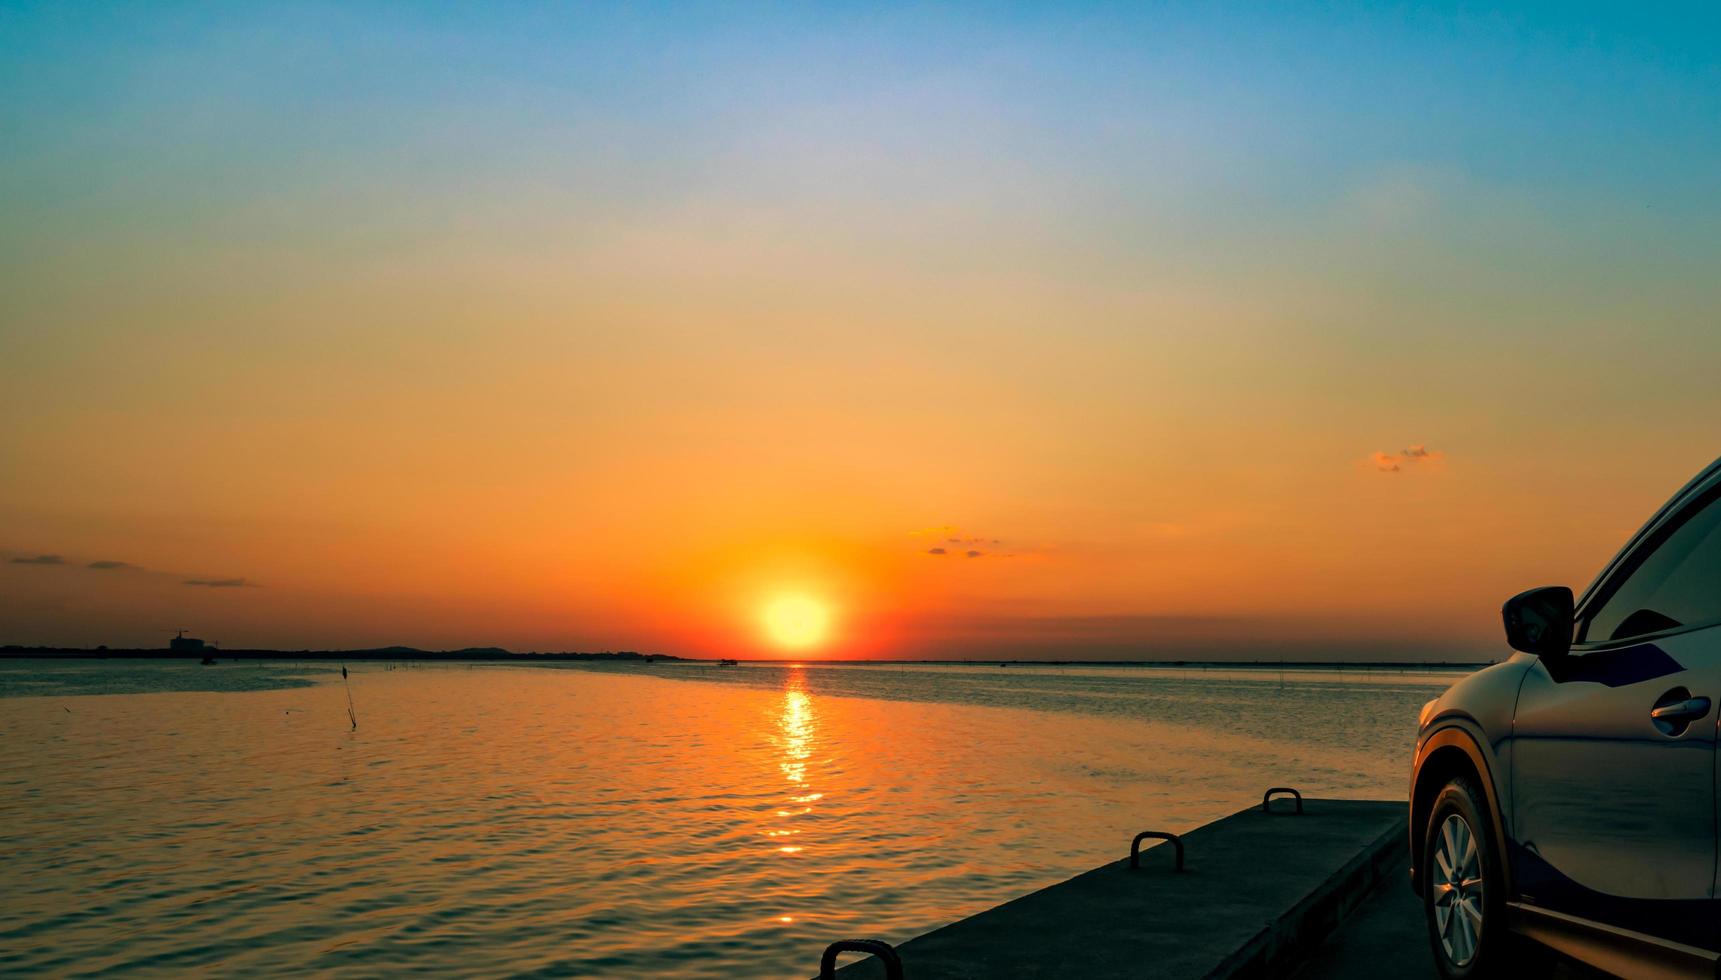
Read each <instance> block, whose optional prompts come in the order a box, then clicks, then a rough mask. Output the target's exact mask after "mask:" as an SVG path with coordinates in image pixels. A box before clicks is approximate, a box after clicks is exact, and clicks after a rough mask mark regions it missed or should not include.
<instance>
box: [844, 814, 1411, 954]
mask: <svg viewBox="0 0 1721 980" xmlns="http://www.w3.org/2000/svg"><path fill="white" fill-rule="evenodd" d="M1406 816H1407V814H1406V807H1405V804H1403V803H1381V802H1362V801H1346V800H1307V801H1304V806H1303V812H1302V813H1301V814H1297V813H1295V812H1294V811H1293V808H1292V801H1290V800H1283V799H1275V800H1274V802H1273V805H1272V811H1271V812H1263V810H1262V808H1261V807H1260V806H1259V805H1257V806H1255V807H1252V808H1250V809H1248V810H1243V811H1240V812H1238V813H1234V814H1232V815H1231V816H1229V817H1226V818H1224V819H1222V820H1218V821H1216V822H1214V823H1210V824H1208V825H1206V826H1204V827H1201V828H1199V829H1197V830H1194V831H1191V832H1189V833H1187V834H1184V835H1183V844H1184V849H1185V861H1186V865H1185V870H1184V871H1183V872H1181V873H1179V872H1177V871H1175V870H1173V847H1172V846H1171V845H1170V844H1169V843H1164V844H1157V845H1155V846H1152V847H1150V848H1148V849H1147V850H1144V851H1143V852H1142V855H1141V867H1140V868H1137V869H1131V868H1130V863H1129V859H1128V853H1129V845H1130V842H1129V841H1128V840H1120V841H1118V854H1119V860H1117V861H1115V862H1112V863H1110V864H1106V865H1102V866H1101V867H1098V868H1095V869H1094V870H1092V871H1089V872H1087V873H1085V874H1081V875H1077V876H1076V877H1074V878H1071V879H1070V880H1068V881H1065V882H1062V883H1060V884H1056V885H1052V886H1050V887H1048V888H1044V889H1041V890H1040V891H1037V892H1034V893H1033V894H1030V895H1026V896H1023V897H1022V898H1018V899H1015V900H1014V901H1010V902H1006V903H1005V904H1003V905H1000V906H998V907H996V908H993V909H989V910H987V911H985V912H981V913H979V914H978V915H973V916H970V917H969V918H966V919H963V920H961V921H959V922H954V923H952V924H950V925H948V926H944V927H943V928H940V929H937V930H934V931H932V932H929V933H927V934H926V935H924V936H920V937H918V938H916V939H912V940H909V941H908V942H906V943H903V944H901V945H900V946H898V947H897V951H898V953H899V954H900V956H901V958H902V964H903V972H904V975H905V977H906V978H907V980H969V978H981V977H988V978H993V977H1046V978H1050V977H1084V978H1092V980H1102V978H1108V977H1118V978H1122V977H1131V978H1138V977H1155V978H1165V980H1183V978H1187V980H1198V978H1229V977H1237V978H1248V977H1277V976H1284V975H1287V974H1288V973H1290V972H1291V971H1292V970H1294V969H1295V968H1296V966H1297V965H1298V964H1299V963H1300V962H1302V961H1303V960H1305V959H1307V958H1308V957H1309V956H1311V955H1312V954H1313V953H1314V952H1315V950H1316V949H1317V948H1318V947H1319V946H1320V945H1321V943H1322V942H1323V941H1324V940H1325V939H1326V938H1327V936H1328V935H1329V934H1331V933H1332V932H1333V930H1334V929H1335V928H1336V927H1337V926H1338V924H1339V923H1340V921H1341V920H1343V919H1344V917H1345V916H1346V915H1347V914H1348V913H1350V912H1351V911H1352V909H1354V908H1356V907H1357V906H1358V905H1359V904H1361V903H1362V902H1363V901H1364V900H1366V899H1367V898H1368V897H1369V896H1370V894H1371V892H1373V891H1374V889H1375V887H1376V886H1377V885H1380V884H1383V883H1385V884H1386V885H1387V886H1388V887H1397V888H1407V887H1408V886H1407V885H1406V884H1405V868H1406V867H1407V862H1408V860H1409V855H1408V852H1407V845H1406V830H1405V820H1406ZM1140 829H1142V830H1162V829H1164V828H1161V827H1153V826H1151V825H1150V824H1149V823H1148V822H1144V825H1143V826H1142V827H1141V828H1140ZM1406 953H1407V955H1413V956H1423V955H1426V954H1425V950H1424V948H1423V947H1421V946H1417V947H1416V948H1415V949H1414V950H1410V951H1406ZM837 975H838V976H839V977H842V978H843V980H867V978H882V977H884V976H885V971H884V969H883V967H882V965H881V964H880V962H879V961H878V960H877V959H876V958H873V957H868V958H866V959H863V960H860V961H858V962H855V963H851V964H849V965H848V966H846V967H843V968H842V969H840V970H838V971H837Z"/></svg>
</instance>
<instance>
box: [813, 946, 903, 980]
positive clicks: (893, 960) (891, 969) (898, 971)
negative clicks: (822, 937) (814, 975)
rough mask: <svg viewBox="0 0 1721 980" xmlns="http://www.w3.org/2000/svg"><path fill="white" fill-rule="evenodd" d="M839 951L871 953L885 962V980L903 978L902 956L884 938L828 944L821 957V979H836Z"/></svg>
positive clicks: (900, 979)
mask: <svg viewBox="0 0 1721 980" xmlns="http://www.w3.org/2000/svg"><path fill="white" fill-rule="evenodd" d="M838 953H871V954H872V955H874V956H876V957H878V959H879V962H881V963H883V964H884V975H885V980H902V957H900V956H898V955H896V947H894V946H892V945H891V944H890V943H887V942H885V941H884V940H882V939H839V940H837V941H836V942H834V943H831V944H830V945H829V946H826V947H825V955H824V956H822V957H820V958H819V980H835V977H836V975H837V954H838Z"/></svg>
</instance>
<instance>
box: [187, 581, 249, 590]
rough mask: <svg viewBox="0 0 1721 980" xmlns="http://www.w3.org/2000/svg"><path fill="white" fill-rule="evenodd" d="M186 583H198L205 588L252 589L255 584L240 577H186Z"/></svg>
mask: <svg viewBox="0 0 1721 980" xmlns="http://www.w3.org/2000/svg"><path fill="white" fill-rule="evenodd" d="M185 584H186V585H200V586H203V587H204V588H206V589H254V588H257V585H256V584H255V583H252V582H247V581H245V580H244V579H242V578H188V579H186V580H185Z"/></svg>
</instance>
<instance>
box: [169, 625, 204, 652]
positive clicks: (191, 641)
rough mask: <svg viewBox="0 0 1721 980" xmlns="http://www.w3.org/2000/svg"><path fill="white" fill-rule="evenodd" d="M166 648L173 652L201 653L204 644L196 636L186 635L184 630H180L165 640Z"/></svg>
mask: <svg viewBox="0 0 1721 980" xmlns="http://www.w3.org/2000/svg"><path fill="white" fill-rule="evenodd" d="M167 648H168V649H169V650H172V651H173V652H174V653H202V652H203V650H204V644H203V641H202V640H199V639H198V638H197V637H195V636H186V635H185V631H184V630H180V631H179V633H178V635H176V636H175V637H174V638H173V639H171V640H168V641H167Z"/></svg>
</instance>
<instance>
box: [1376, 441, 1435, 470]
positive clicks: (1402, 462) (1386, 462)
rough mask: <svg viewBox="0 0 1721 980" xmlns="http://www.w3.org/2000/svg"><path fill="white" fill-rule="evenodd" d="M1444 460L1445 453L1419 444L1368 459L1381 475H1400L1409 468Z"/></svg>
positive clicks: (1378, 453) (1378, 454)
mask: <svg viewBox="0 0 1721 980" xmlns="http://www.w3.org/2000/svg"><path fill="white" fill-rule="evenodd" d="M1445 460H1446V454H1445V453H1443V452H1441V451H1440V450H1438V449H1429V448H1428V446H1427V445H1425V444H1423V443H1420V442H1419V443H1416V444H1415V445H1413V446H1407V447H1406V448H1404V449H1400V450H1399V451H1398V452H1396V453H1382V452H1377V453H1374V454H1373V455H1371V456H1369V458H1368V461H1369V463H1370V464H1371V465H1372V466H1373V467H1374V468H1375V469H1377V470H1379V471H1380V472H1382V473H1402V472H1404V470H1405V468H1406V467H1409V466H1420V465H1431V464H1437V463H1441V462H1444V461H1445Z"/></svg>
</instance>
